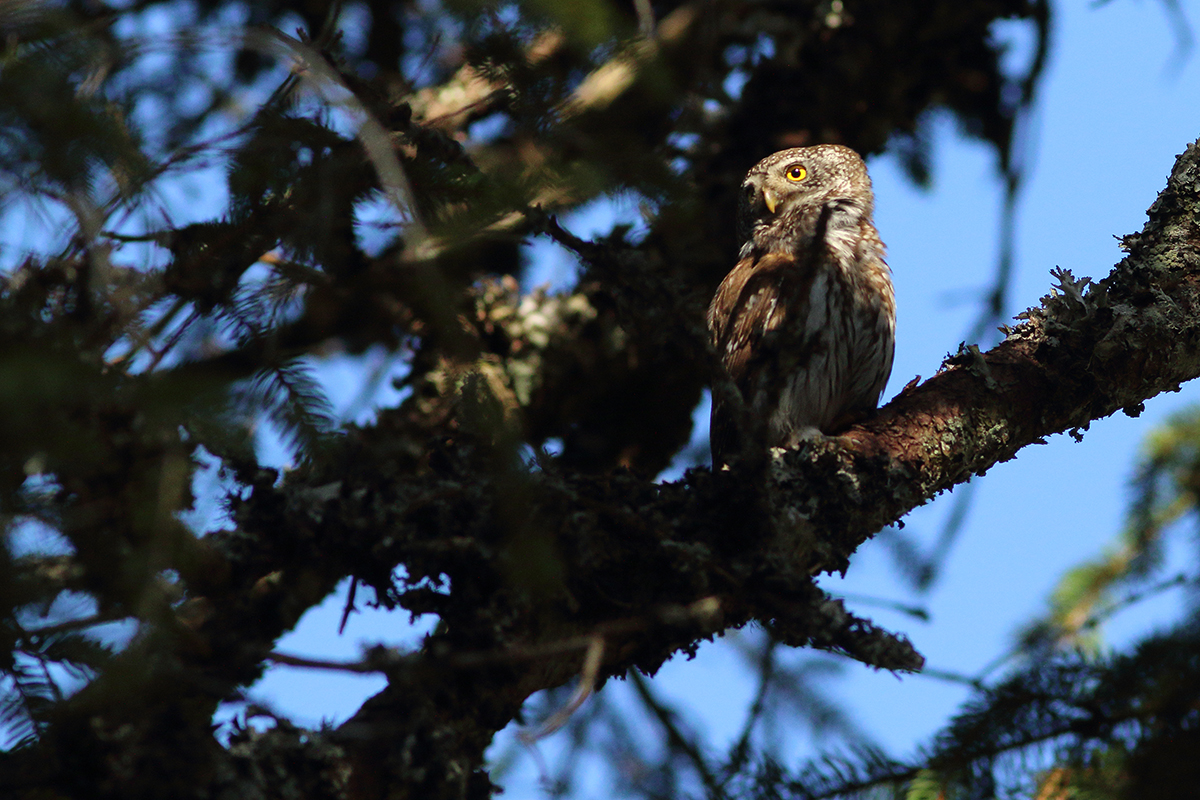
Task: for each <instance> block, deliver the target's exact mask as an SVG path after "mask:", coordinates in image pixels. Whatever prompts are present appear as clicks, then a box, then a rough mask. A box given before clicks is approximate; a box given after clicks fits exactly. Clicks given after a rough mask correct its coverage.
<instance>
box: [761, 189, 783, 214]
mask: <svg viewBox="0 0 1200 800" xmlns="http://www.w3.org/2000/svg"><path fill="white" fill-rule="evenodd" d="M763 202H764V203H766V205H767V211H770V212H771V213H772V214H774V213H775V206H776V205H778V204H779V198H778V197H776V196H775V193H774V192H772V191H771V190H770V189H767V188H763Z"/></svg>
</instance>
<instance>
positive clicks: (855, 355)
mask: <svg viewBox="0 0 1200 800" xmlns="http://www.w3.org/2000/svg"><path fill="white" fill-rule="evenodd" d="M741 191H742V194H741V198H740V199H739V204H738V235H739V238H740V240H741V242H742V247H741V250H740V252H739V253H738V261H737V264H736V265H734V268H733V270H732V271H730V273H729V274H728V275H726V276H725V279H724V280H723V281H721V285H720V287H718V289H717V293H716V296H714V297H713V300H712V303H711V304H710V305H709V307H708V329H709V332H710V335H711V338H712V343H713V346H714V347H715V348H716V351H717V353H718V354H719V355H720V357H721V360H722V361H723V362H724V364H725V367H726V369H728V370H729V375H730V376H731V377H732V378H733V381H734V384H735V385H736V386H737V388H738V389H739V390H740V391H741V394H742V398H743V400H744V401H745V403H746V407H747V410H748V412H749V414H750V416H751V417H752V418H753V420H754V425H755V426H756V427H757V428H758V429H759V430H761V431H763V432H764V433H765V436H766V442H765V444H766V446H768V447H791V446H794V445H796V444H798V443H799V442H800V441H801V440H802V439H804V438H805V437H807V436H812V435H814V434H816V433H822V434H832V433H836V432H838V431H839V430H841V429H843V428H845V427H847V426H848V425H850V424H852V423H853V422H854V421H856V420H857V419H860V418H861V417H863V416H865V415H866V414H868V413H869V412H871V411H872V410H874V409H875V407H876V406H877V405H878V404H879V395H880V393H881V392H883V387H884V384H886V383H887V379H888V375H889V374H891V371H892V353H893V350H894V344H895V331H896V301H895V295H894V293H893V291H892V281H891V274H890V271H889V270H888V266H887V264H886V263H884V260H883V256H884V250H883V242H881V241H880V240H879V233H878V232H877V231H876V230H875V225H874V223H873V222H872V219H871V214H872V211H873V210H874V205H875V199H874V194H873V193H872V191H871V179H870V178H869V177H868V176H867V168H866V165H865V164H863V161H862V159H861V158H859V156H858V154H857V153H855V152H854V151H853V150H851V149H850V148H848V147H842V146H841V145H835V144H823V145H817V146H815V147H796V148H792V149H790V150H781V151H779V152H778V153H774V154H773V155H770V156H767V157H766V158H764V159H763V160H762V161H760V162H758V163H757V164H755V165H754V167H753V168H752V169H751V170H750V172H749V173H747V174H746V179H745V180H744V181H743V182H742V189H741ZM711 431H712V433H711V439H712V452H713V466H714V467H715V468H718V469H719V468H720V467H721V466H722V465H724V464H727V463H728V462H729V461H730V460H731V459H733V458H734V457H735V456H736V455H737V454H738V452H739V451H740V450H741V447H742V445H741V443H740V442H738V441H737V437H738V433H737V424H736V422H735V420H734V418H733V414H732V409H727V408H725V407H724V406H723V404H722V403H720V402H719V401H715V402H714V403H713V409H712V427H711ZM744 433H745V432H744Z"/></svg>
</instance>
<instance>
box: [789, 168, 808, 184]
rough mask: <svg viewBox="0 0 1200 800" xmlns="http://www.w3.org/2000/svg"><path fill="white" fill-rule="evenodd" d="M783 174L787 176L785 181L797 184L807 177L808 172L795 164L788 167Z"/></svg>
mask: <svg viewBox="0 0 1200 800" xmlns="http://www.w3.org/2000/svg"><path fill="white" fill-rule="evenodd" d="M784 174H785V175H787V179H788V180H789V181H795V182H796V183H799V182H800V181H802V180H804V179H805V178H807V177H808V170H806V169H805V168H804V167H802V166H800V165H799V164H796V165H795V166H791V167H788V171H787V172H786V173H784Z"/></svg>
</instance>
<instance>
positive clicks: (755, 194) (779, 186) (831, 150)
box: [738, 144, 874, 249]
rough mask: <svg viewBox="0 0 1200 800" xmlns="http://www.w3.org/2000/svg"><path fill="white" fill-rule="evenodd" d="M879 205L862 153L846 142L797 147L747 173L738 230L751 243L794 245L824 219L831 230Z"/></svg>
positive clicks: (847, 224)
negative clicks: (875, 201)
mask: <svg viewBox="0 0 1200 800" xmlns="http://www.w3.org/2000/svg"><path fill="white" fill-rule="evenodd" d="M873 208H874V196H873V194H872V192H871V179H870V178H869V177H868V176H867V167H866V165H865V164H863V160H862V159H861V158H860V157H859V155H858V153H856V152H854V151H853V150H851V149H850V148H849V147H843V146H842V145H840V144H819V145H816V146H814V147H793V148H791V149H789V150H780V151H779V152H778V153H772V154H771V155H769V156H767V157H766V158H764V159H763V160H762V161H760V162H758V163H757V164H755V165H754V167H752V168H751V170H750V171H749V172H748V173H746V179H745V180H744V181H742V196H741V198H740V200H739V203H738V233H739V236H740V238H741V239H742V241H743V242H744V243H746V244H749V243H751V242H753V243H754V244H755V245H757V246H758V247H762V248H766V249H775V248H776V247H782V248H785V249H791V244H792V240H794V239H796V238H797V237H804V236H811V235H812V234H813V232H814V230H815V228H816V226H817V224H818V222H819V221H821V224H823V225H824V226H825V227H826V229H827V230H836V229H839V228H851V227H857V226H858V225H860V224H861V223H862V222H863V220H870V217H871V212H872V210H873ZM822 214H824V216H825V218H824V220H823V221H822V220H821V217H822Z"/></svg>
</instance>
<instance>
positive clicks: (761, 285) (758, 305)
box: [708, 253, 805, 401]
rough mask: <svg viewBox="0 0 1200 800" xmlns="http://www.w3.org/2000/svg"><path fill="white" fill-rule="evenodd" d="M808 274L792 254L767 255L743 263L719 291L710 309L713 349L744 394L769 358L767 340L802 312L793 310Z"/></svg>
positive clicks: (735, 269)
mask: <svg viewBox="0 0 1200 800" xmlns="http://www.w3.org/2000/svg"><path fill="white" fill-rule="evenodd" d="M804 271H805V270H803V268H802V267H801V265H800V263H799V260H798V259H797V258H796V256H793V255H791V254H790V253H766V254H764V255H762V256H760V257H758V258H754V257H747V258H743V259H742V260H741V261H739V262H738V263H737V266H735V267H734V268H733V269H732V270H731V271H730V273H729V274H728V275H726V276H725V280H724V281H722V282H721V286H720V287H719V288H718V289H717V294H716V296H715V297H714V298H713V301H712V304H711V305H710V306H709V309H708V327H709V330H711V331H712V338H713V346H714V347H716V349H717V353H718V355H720V356H721V360H722V361H723V362H724V363H725V368H726V369H728V370H729V374H730V375H731V376H732V377H733V380H734V382H735V383H736V384H737V385H738V388H739V389H741V390H742V393H743V394H746V393H747V390H748V389H749V388H750V385H751V384H753V381H751V380H748V379H749V378H750V377H751V375H750V373H752V372H753V371H754V367H755V363H756V362H758V361H761V360H762V359H763V358H764V357H765V356H766V355H767V353H766V352H764V348H763V345H764V342H763V339H764V337H766V336H767V335H768V334H770V333H771V332H772V331H777V330H780V329H781V328H783V326H784V325H785V324H786V323H787V320H788V317H789V315H793V314H795V313H796V311H797V310H796V309H792V308H791V307H790V306H791V305H792V304H793V303H794V301H795V298H796V297H797V289H798V288H800V287H799V284H800V283H801V282H802V281H803V279H804V275H803V274H801V273H803V272H804ZM768 349H770V348H769V346H768ZM750 399H751V398H750V397H747V398H746V400H747V401H750Z"/></svg>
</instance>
